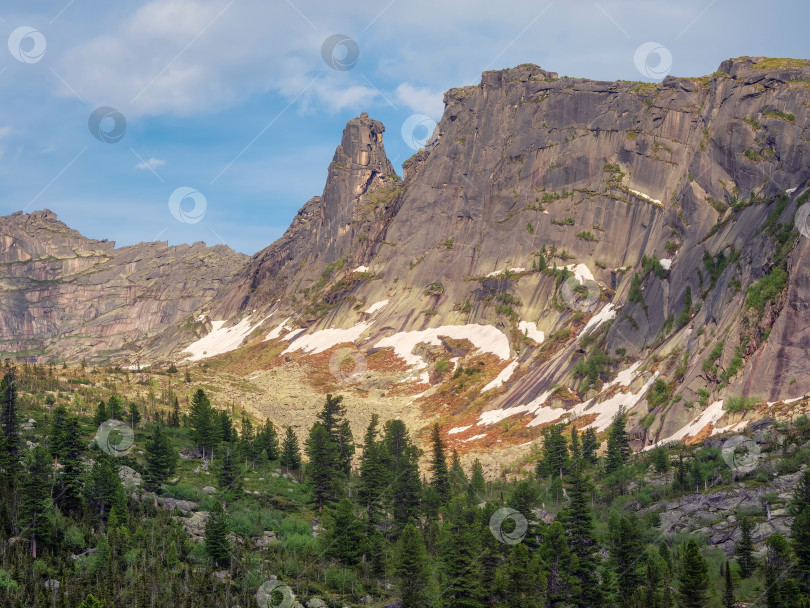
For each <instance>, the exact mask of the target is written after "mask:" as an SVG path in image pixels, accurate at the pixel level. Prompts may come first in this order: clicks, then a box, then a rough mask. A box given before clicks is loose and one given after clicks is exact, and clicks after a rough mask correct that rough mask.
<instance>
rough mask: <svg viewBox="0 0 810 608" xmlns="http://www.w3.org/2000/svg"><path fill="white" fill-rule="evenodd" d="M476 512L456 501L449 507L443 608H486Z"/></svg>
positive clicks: (443, 549)
mask: <svg viewBox="0 0 810 608" xmlns="http://www.w3.org/2000/svg"><path fill="white" fill-rule="evenodd" d="M476 532H477V530H476V511H475V509H471V508H469V507H467V504H466V500H463V499H461V498H456V499H454V500H452V501H451V502H450V503H449V504H448V507H447V518H446V520H445V524H444V526H443V529H442V540H441V558H442V572H443V574H444V580H443V583H444V584H443V592H442V597H441V606H442V608H483V607H484V606H485V603H484V597H485V594H484V589H483V588H482V584H481V580H482V577H481V564H480V562H479V554H480V551H479V541H480V539H479V537H478V535H477V534H476Z"/></svg>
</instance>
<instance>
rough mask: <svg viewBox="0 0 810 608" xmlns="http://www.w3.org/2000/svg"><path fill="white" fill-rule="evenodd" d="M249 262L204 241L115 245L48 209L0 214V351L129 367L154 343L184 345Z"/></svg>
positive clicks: (156, 350) (154, 348) (154, 349)
mask: <svg viewBox="0 0 810 608" xmlns="http://www.w3.org/2000/svg"><path fill="white" fill-rule="evenodd" d="M246 258H247V256H244V255H242V254H239V253H236V252H234V251H232V250H231V249H230V248H228V247H225V246H222V245H217V246H216V247H206V246H205V245H204V244H203V243H195V244H194V245H190V246H189V245H181V246H177V247H169V246H168V245H167V243H165V242H158V243H141V244H139V245H134V246H131V247H121V248H118V249H116V247H115V243H114V242H110V241H96V240H92V239H88V238H85V237H83V236H82V235H81V234H79V233H78V232H76V231H75V230H71V229H70V228H68V227H67V226H65V224H63V223H62V222H60V221H58V219H57V217H56V214H54V213H52V212H51V211H48V210H47V209H46V210H45V211H36V212H34V213H31V214H27V215H24V214H22V213H15V214H13V215H10V216H6V217H3V218H0V265H1V266H2V270H0V281H1V282H2V283H1V284H2V290H0V310H2V314H0V340H1V341H2V347H0V349H2V355H3V356H14V357H17V358H24V359H30V360H39V361H48V360H73V361H77V360H79V359H82V358H87V359H88V360H102V361H103V360H107V359H109V358H110V357H112V358H113V359H115V358H117V356H121V355H126V356H127V357H128V359H127V361H131V362H133V363H134V362H136V360H137V359H138V354H139V353H140V352H141V351H142V350H143V351H148V352H150V353H152V354H153V355H156V354H159V353H160V352H161V346H160V345H158V344H156V340H155V339H156V338H157V339H158V342H160V343H161V344H163V343H167V337H168V336H169V335H170V336H172V337H173V339H175V340H182V341H185V342H187V341H190V340H194V339H196V338H197V337H198V335H199V334H200V333H205V331H206V330H205V327H204V325H203V323H201V322H198V321H197V319H196V317H195V316H194V315H193V314H192V313H194V311H196V310H197V309H198V308H200V307H201V306H203V305H204V304H206V303H207V302H208V301H210V300H211V298H212V297H213V296H214V295H215V294H216V293H217V292H218V289H219V288H220V287H221V286H222V284H223V283H224V282H225V280H226V279H230V278H231V277H232V276H233V275H234V274H235V273H236V272H237V271H238V270H239V269H240V268H241V267H242V266H243V264H244V263H245V260H246ZM195 330H196V331H195ZM167 352H168V351H167Z"/></svg>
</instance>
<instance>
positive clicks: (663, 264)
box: [658, 258, 672, 270]
mask: <svg viewBox="0 0 810 608" xmlns="http://www.w3.org/2000/svg"><path fill="white" fill-rule="evenodd" d="M658 261H659V262H660V263H661V267H662V268H663V269H664V270H669V269H670V268H672V260H670V259H669V258H663V259H661V260H658Z"/></svg>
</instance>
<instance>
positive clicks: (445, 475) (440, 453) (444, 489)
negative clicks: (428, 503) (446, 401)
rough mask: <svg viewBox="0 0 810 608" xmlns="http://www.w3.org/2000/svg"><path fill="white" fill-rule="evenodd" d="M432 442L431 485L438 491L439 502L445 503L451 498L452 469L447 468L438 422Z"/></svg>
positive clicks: (432, 434) (432, 433)
mask: <svg viewBox="0 0 810 608" xmlns="http://www.w3.org/2000/svg"><path fill="white" fill-rule="evenodd" d="M430 442H431V445H432V446H433V455H432V457H431V460H430V472H431V473H432V475H433V478H432V479H431V481H430V487H431V488H432V489H433V491H434V492H436V495H437V497H438V499H439V503H440V504H444V503H445V502H447V501H448V500H449V499H450V471H449V470H448V468H447V457H446V456H445V453H444V442H443V441H442V435H441V431H440V429H439V424H438V423H435V424H434V425H433V429H432V430H431V435H430Z"/></svg>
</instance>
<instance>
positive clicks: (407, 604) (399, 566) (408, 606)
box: [394, 524, 435, 608]
mask: <svg viewBox="0 0 810 608" xmlns="http://www.w3.org/2000/svg"><path fill="white" fill-rule="evenodd" d="M394 573H395V576H396V578H397V583H398V589H399V596H400V599H401V600H402V608H432V607H433V606H434V605H435V604H434V603H433V602H432V601H431V597H430V588H431V580H430V579H431V576H430V561H429V559H428V555H427V551H426V550H425V542H424V540H422V535H421V534H420V533H419V530H418V529H417V528H416V526H414V525H413V524H408V525H407V526H405V528H403V530H402V534H400V537H399V540H398V541H397V546H396V551H395V566H394Z"/></svg>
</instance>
